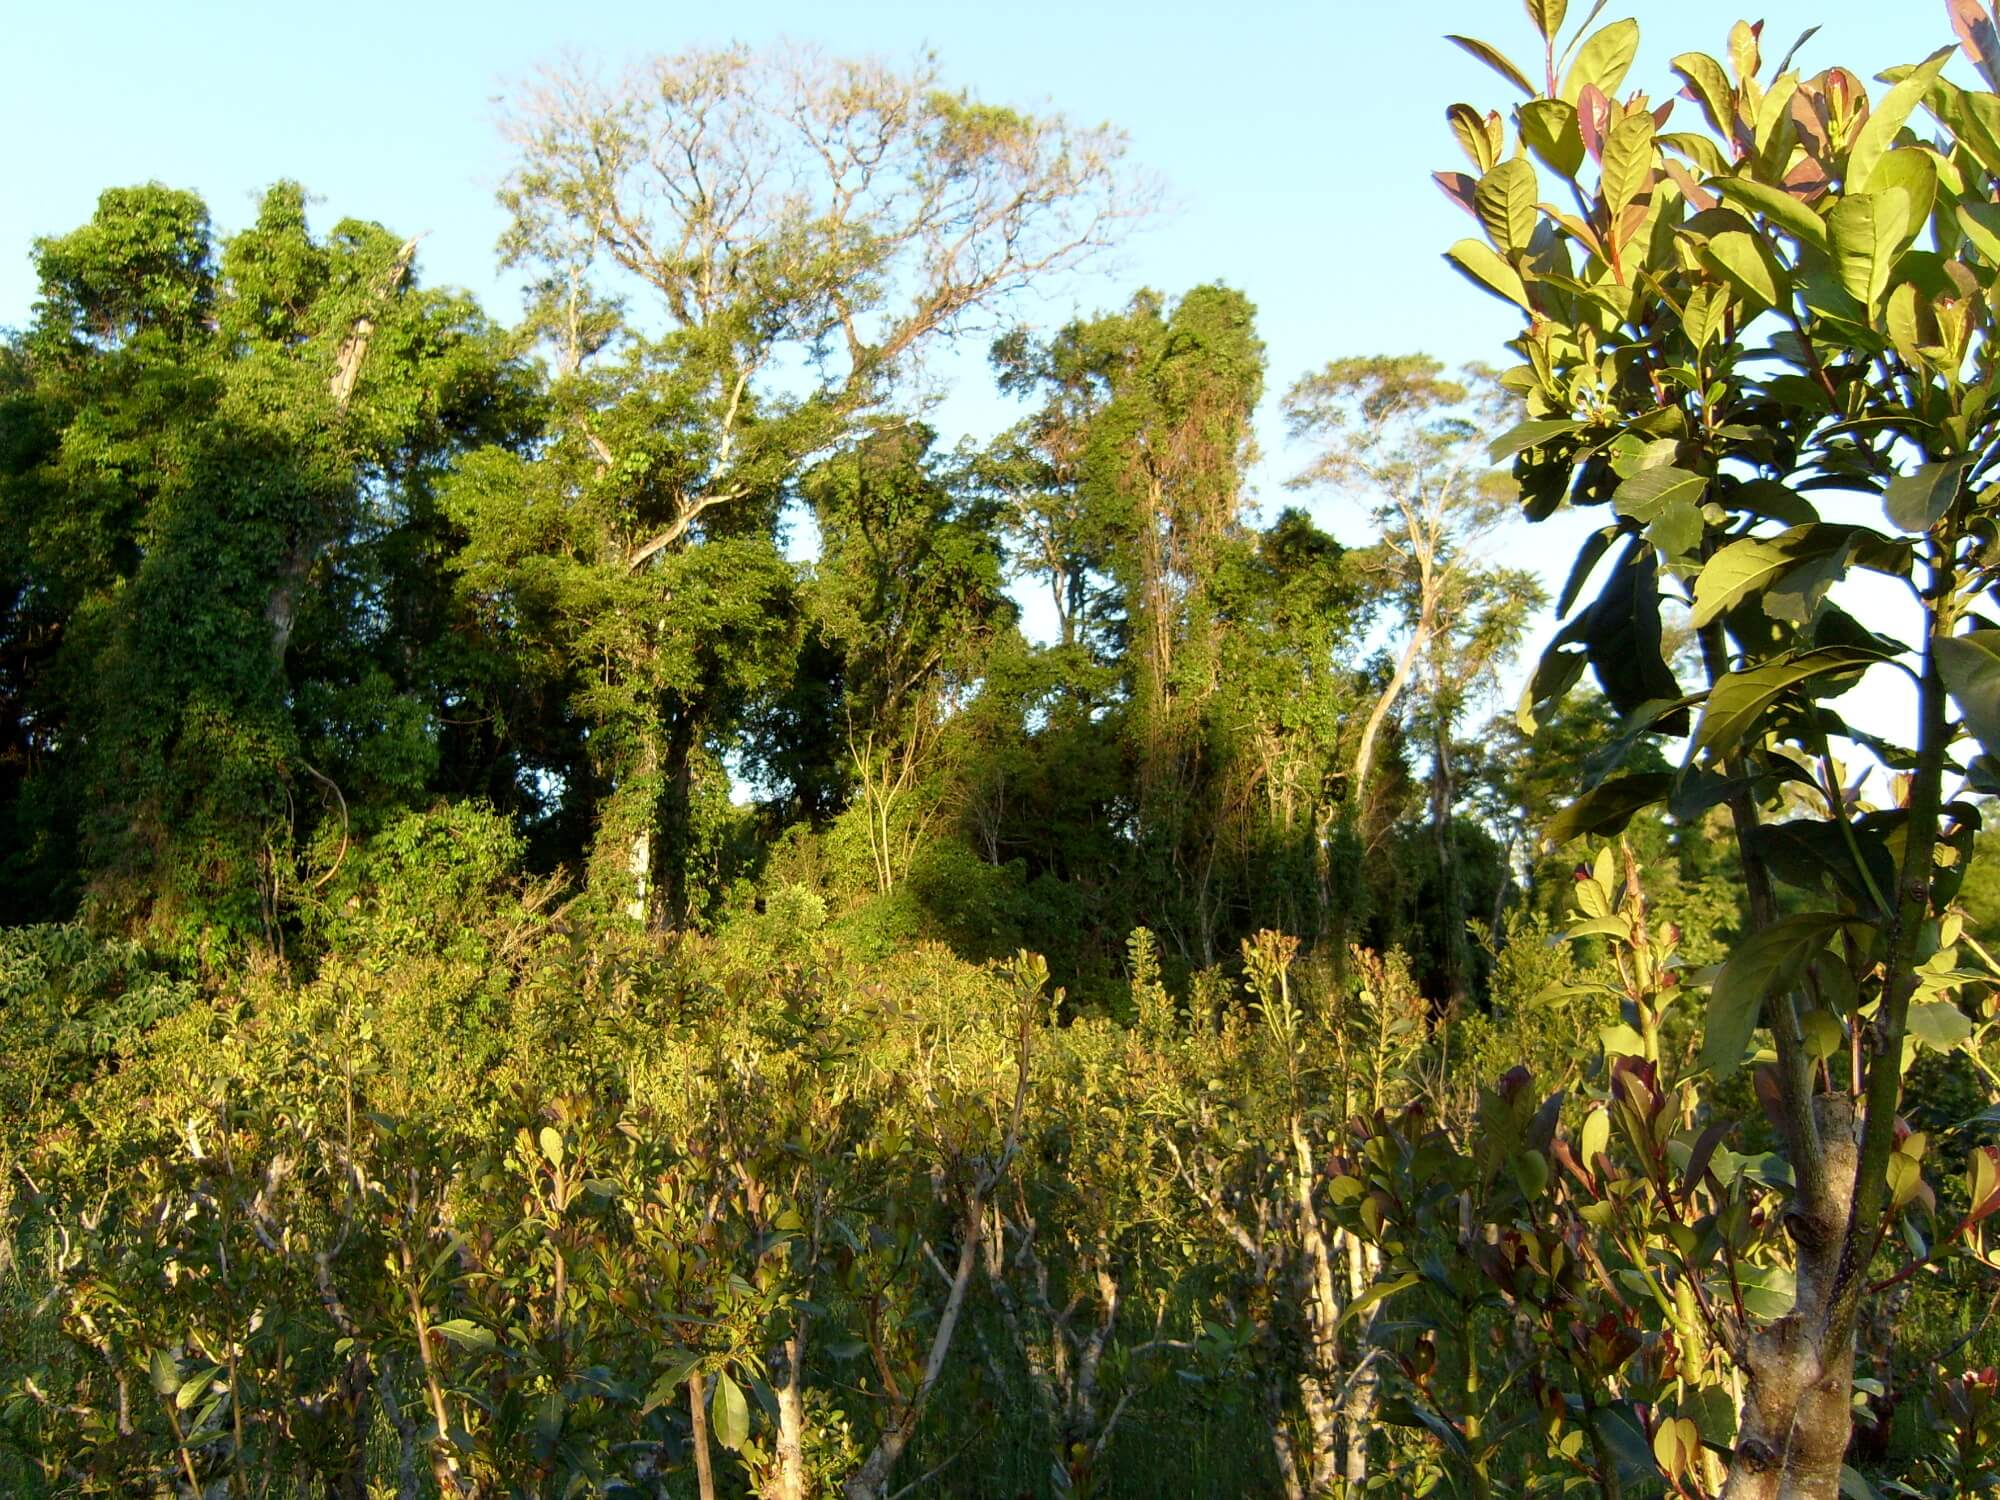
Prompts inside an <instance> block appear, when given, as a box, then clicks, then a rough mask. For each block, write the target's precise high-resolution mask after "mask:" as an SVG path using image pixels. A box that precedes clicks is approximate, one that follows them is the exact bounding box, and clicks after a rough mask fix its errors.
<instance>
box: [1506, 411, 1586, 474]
mask: <svg viewBox="0 0 2000 1500" xmlns="http://www.w3.org/2000/svg"><path fill="white" fill-rule="evenodd" d="M1582 430H1583V424H1582V423H1581V422H1572V421H1570V420H1568V419H1567V418H1563V417H1553V418H1543V419H1541V420H1539V421H1530V422H1517V423H1515V424H1514V425H1513V426H1512V427H1509V428H1508V429H1507V430H1506V431H1505V432H1503V433H1501V434H1500V436H1498V437H1497V438H1495V439H1494V440H1493V441H1492V442H1491V443H1488V444H1487V445H1486V454H1487V457H1489V458H1491V459H1492V460H1493V462H1494V463H1496V464H1498V463H1505V462H1506V461H1507V460H1508V459H1510V458H1512V457H1513V456H1514V455H1515V454H1516V453H1519V452H1520V451H1521V450H1522V449H1524V448H1539V447H1540V446H1541V445H1542V444H1543V443H1546V442H1547V441H1548V440H1549V439H1550V438H1552V437H1561V436H1562V435H1563V434H1564V433H1569V432H1581V431H1582Z"/></svg>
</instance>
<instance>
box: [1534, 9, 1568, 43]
mask: <svg viewBox="0 0 2000 1500" xmlns="http://www.w3.org/2000/svg"><path fill="white" fill-rule="evenodd" d="M1527 5H1528V19H1529V20H1530V21H1533V22H1534V23H1535V30H1537V31H1539V32H1540V33H1541V34H1542V40H1543V41H1545V42H1552V41H1554V40H1555V35H1556V33H1557V32H1558V31H1561V30H1562V23H1563V16H1564V15H1565V14H1566V13H1567V12H1568V10H1569V0H1527Z"/></svg>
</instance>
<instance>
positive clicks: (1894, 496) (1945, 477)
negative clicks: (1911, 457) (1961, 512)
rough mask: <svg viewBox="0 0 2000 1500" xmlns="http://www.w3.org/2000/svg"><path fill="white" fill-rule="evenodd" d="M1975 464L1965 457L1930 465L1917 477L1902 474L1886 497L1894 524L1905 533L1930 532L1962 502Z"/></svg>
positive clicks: (1887, 508) (1897, 477) (1883, 501)
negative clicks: (1960, 495) (1962, 491)
mask: <svg viewBox="0 0 2000 1500" xmlns="http://www.w3.org/2000/svg"><path fill="white" fill-rule="evenodd" d="M1972 462H1973V460H1972V456H1971V455H1970V454H1965V455H1961V456H1960V457H1957V458H1941V459H1938V460H1937V461H1935V462H1933V463H1927V464H1925V465H1923V466H1922V467H1921V468H1919V469H1918V470H1917V471H1916V472H1915V473H1913V474H1898V475H1897V476H1896V477H1895V478H1894V479H1892V480H1890V481H1889V488H1888V491H1887V493H1885V494H1884V495H1883V496H1882V505H1883V508H1884V509H1885V510H1887V511H1888V513H1889V520H1890V522H1891V523H1892V524H1893V525H1895V526H1896V527H1897V528H1898V529H1899V530H1902V531H1913V532H1924V531H1929V530H1930V529H1931V528H1932V527H1933V526H1935V525H1937V523H1938V522H1940V521H1942V520H1943V519H1944V517H1945V512H1946V511H1948V510H1950V509H1951V503H1952V501H1954V500H1956V499H1957V498H1958V490H1959V485H1960V484H1961V483H1962V482H1963V480H1964V478H1965V474H1966V471H1967V470H1968V469H1970V468H1971V467H1972Z"/></svg>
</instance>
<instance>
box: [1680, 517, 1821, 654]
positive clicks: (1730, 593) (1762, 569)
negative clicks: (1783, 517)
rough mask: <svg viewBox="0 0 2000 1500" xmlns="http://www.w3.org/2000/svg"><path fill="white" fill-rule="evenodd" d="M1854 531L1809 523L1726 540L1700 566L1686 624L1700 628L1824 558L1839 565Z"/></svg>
mask: <svg viewBox="0 0 2000 1500" xmlns="http://www.w3.org/2000/svg"><path fill="white" fill-rule="evenodd" d="M1854 531H1855V528H1853V527H1850V526H1837V525H1824V524H1819V523H1814V524H1812V525H1807V526H1794V527H1792V528H1790V529H1789V530H1786V531H1782V532H1780V533H1778V535H1776V536H1771V537H1760V536H1752V537H1743V538H1742V539H1740V540H1738V541H1734V542H1731V543H1730V544H1729V545H1728V546H1727V547H1724V548H1723V549H1722V550H1721V551H1720V552H1718V553H1716V554H1715V556H1713V557H1711V558H1710V559H1709V560H1708V561H1707V563H1705V564H1704V565H1703V566H1702V570H1701V575H1700V576H1699V577H1698V578H1696V579H1695V584H1694V610H1693V613H1692V614H1691V615H1690V616H1689V618H1688V623H1689V624H1690V625H1691V626H1693V627H1694V628H1695V629H1696V630H1700V629H1702V628H1704V627H1705V626H1707V625H1709V624H1711V623H1713V622H1714V621H1715V620H1717V619H1719V618H1721V617H1722V616H1723V615H1725V614H1727V613H1728V612H1729V611H1730V610H1732V609H1734V608H1736V606H1737V605H1739V604H1741V603H1743V601H1744V600H1746V599H1750V598H1754V597H1755V596H1757V595H1759V594H1762V593H1764V592H1765V591H1766V590H1768V589H1770V588H1772V587H1774V586H1776V585H1778V584H1779V583H1780V582H1781V581H1782V580H1784V579H1785V578H1786V577H1787V576H1788V575H1789V574H1790V573H1792V571H1793V570H1795V569H1797V568H1799V567H1800V566H1802V565H1805V564H1811V563H1813V562H1815V561H1822V562H1823V561H1825V560H1826V559H1829V558H1833V559H1838V560H1839V561H1840V562H1841V563H1842V564H1843V565H1844V564H1845V561H1846V558H1847V556H1848V554H1849V552H1850V550H1851V549H1852V548H1853V546H1854ZM1836 576H1837V575H1836Z"/></svg>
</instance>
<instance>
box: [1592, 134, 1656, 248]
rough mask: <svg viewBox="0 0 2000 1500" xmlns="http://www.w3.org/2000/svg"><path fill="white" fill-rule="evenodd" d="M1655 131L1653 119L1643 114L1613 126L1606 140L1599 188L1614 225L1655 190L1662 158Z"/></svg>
mask: <svg viewBox="0 0 2000 1500" xmlns="http://www.w3.org/2000/svg"><path fill="white" fill-rule="evenodd" d="M1653 128H1654V127H1653V117H1652V116H1651V115H1649V114H1647V113H1646V112H1645V111H1644V110H1640V111H1639V112H1638V113H1637V114H1631V115H1627V116H1626V117H1625V118H1624V119H1622V120H1620V121H1619V122H1618V123H1617V124H1616V125H1613V126H1612V127H1611V133H1610V134H1609V135H1607V136H1606V137H1605V138H1604V163H1603V170H1602V173H1601V175H1600V177H1599V179H1598V187H1599V188H1600V190H1601V191H1602V192H1603V194H1604V202H1605V206H1606V207H1607V208H1609V209H1610V210H1611V221H1612V223H1613V224H1616V223H1617V222H1618V217H1619V215H1620V214H1622V213H1624V212H1625V210H1626V209H1627V208H1628V207H1630V206H1631V204H1632V201H1633V200H1634V199H1636V198H1637V197H1638V196H1639V195H1640V194H1641V193H1643V192H1645V191H1646V190H1647V189H1648V188H1649V187H1651V186H1652V181H1653V160H1654V157H1655V156H1656V155H1657V154H1658V148H1657V147H1656V146H1655V144H1654V142H1653Z"/></svg>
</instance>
